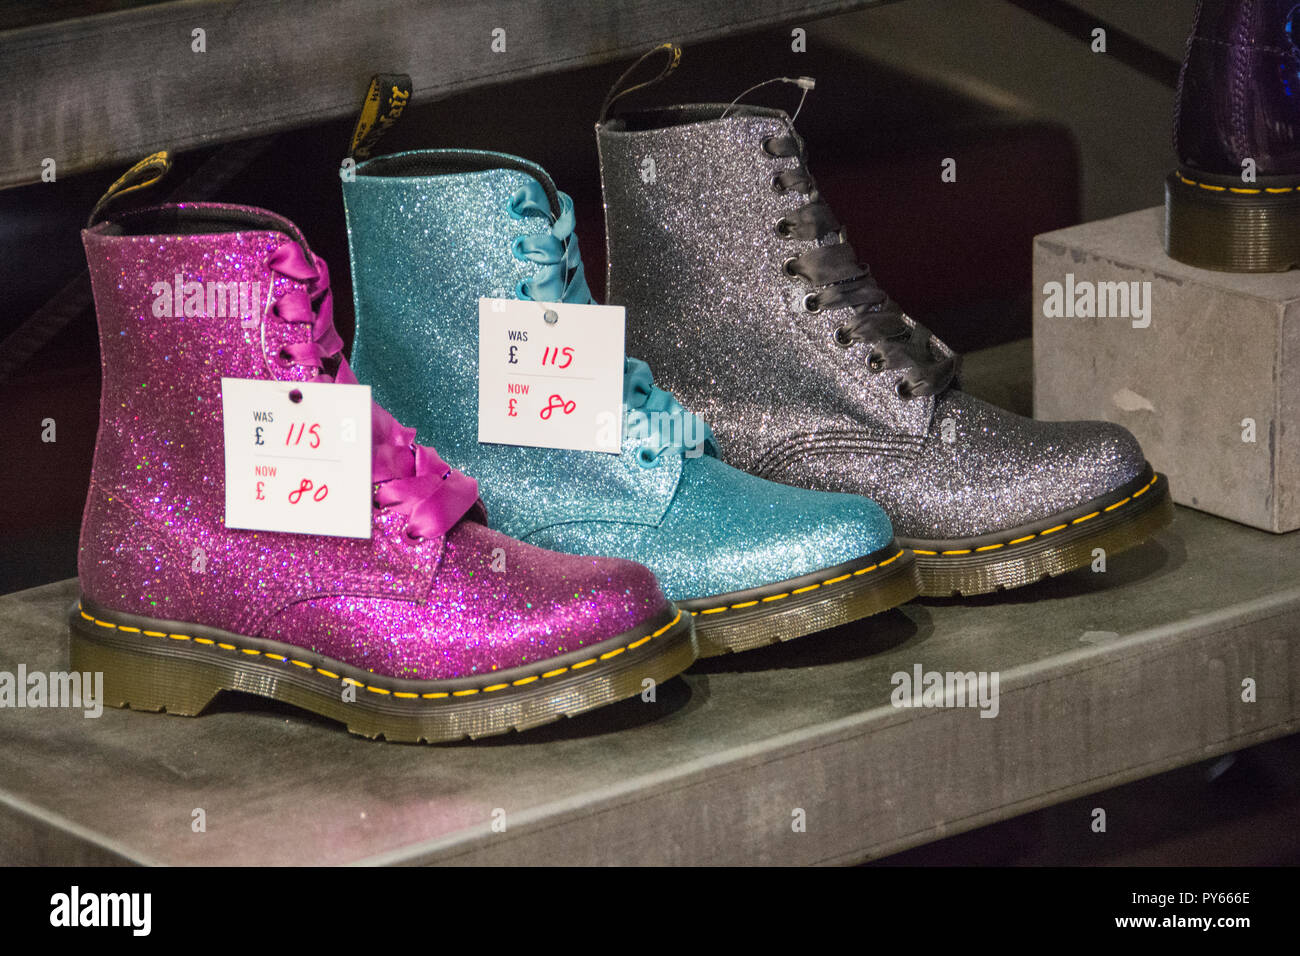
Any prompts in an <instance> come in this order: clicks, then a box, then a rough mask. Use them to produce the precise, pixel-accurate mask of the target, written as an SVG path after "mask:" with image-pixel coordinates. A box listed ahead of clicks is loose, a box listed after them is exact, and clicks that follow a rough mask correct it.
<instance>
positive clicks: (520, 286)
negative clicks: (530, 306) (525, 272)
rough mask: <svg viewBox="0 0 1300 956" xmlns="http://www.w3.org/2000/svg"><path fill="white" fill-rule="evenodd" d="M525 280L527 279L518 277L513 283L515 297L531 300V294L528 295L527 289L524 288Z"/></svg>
mask: <svg viewBox="0 0 1300 956" xmlns="http://www.w3.org/2000/svg"><path fill="white" fill-rule="evenodd" d="M526 281H527V280H526V279H520V280H519V281H518V282H517V283H515V298H516V299H524V300H531V299H532V296H530V295H529V294H528V290H527V289H526V288H524V283H525V282H526Z"/></svg>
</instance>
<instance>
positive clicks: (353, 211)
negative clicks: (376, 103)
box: [343, 151, 558, 462]
mask: <svg viewBox="0 0 1300 956" xmlns="http://www.w3.org/2000/svg"><path fill="white" fill-rule="evenodd" d="M485 164H487V165H486V167H485ZM507 164H508V165H507ZM541 182H545V183H546V184H547V185H548V186H549V184H550V180H549V177H547V176H546V174H545V173H544V172H543V171H542V170H541V169H540V167H535V166H532V165H531V164H527V163H524V162H523V161H521V160H516V159H514V157H508V156H504V155H501V154H494V153H473V152H464V153H461V152H453V151H428V152H413V153H401V154H396V155H393V156H384V157H380V158H377V159H373V160H370V161H368V162H365V163H362V164H361V165H360V166H359V167H358V169H357V176H356V178H355V180H354V181H351V182H344V183H343V205H344V210H345V212H346V216H347V225H348V237H349V254H350V258H351V264H352V277H353V299H354V303H355V310H356V336H355V341H354V345H353V350H352V364H353V367H354V368H355V369H356V370H357V371H358V373H359V374H360V375H361V377H362V380H363V381H365V382H367V384H370V385H371V386H372V388H373V389H374V395H375V401H376V402H378V403H379V404H380V405H383V406H384V407H386V408H389V409H390V410H391V411H392V412H393V414H394V415H395V416H396V417H397V418H398V419H399V420H402V421H408V422H413V423H416V424H417V426H418V428H419V430H420V434H421V438H422V439H423V440H429V441H433V442H435V443H436V444H437V446H438V448H439V449H440V450H441V451H442V453H443V454H444V455H447V456H448V460H449V461H453V462H455V461H456V459H457V458H458V457H463V456H465V455H467V454H469V453H471V451H472V450H473V448H474V446H476V445H477V443H478V421H477V408H478V300H479V297H480V296H488V297H491V298H504V299H513V298H517V297H518V291H519V285H520V283H522V282H524V281H526V280H528V279H530V278H531V277H532V276H533V275H534V274H535V273H536V271H537V267H536V266H535V265H533V264H532V263H529V262H527V261H524V260H522V259H519V258H517V257H515V256H514V255H512V254H511V249H512V243H513V242H514V240H515V239H516V238H517V237H518V236H520V235H527V234H537V233H543V232H545V231H546V230H547V226H548V222H547V220H546V219H545V218H544V217H541V216H527V217H521V216H517V215H516V214H514V213H513V212H512V211H511V210H512V207H511V204H510V201H511V198H512V197H514V196H516V194H518V193H520V192H521V191H522V190H525V189H528V188H529V187H530V186H531V187H535V186H536V185H537V184H539V183H541ZM550 192H551V193H552V194H554V187H553V186H551V187H550ZM556 203H557V205H558V197H557V198H556Z"/></svg>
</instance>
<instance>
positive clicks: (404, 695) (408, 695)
mask: <svg viewBox="0 0 1300 956" xmlns="http://www.w3.org/2000/svg"><path fill="white" fill-rule="evenodd" d="M393 696H394V697H402V698H405V699H408V700H409V699H410V698H412V697H419V696H420V695H419V694H412V693H411V692H410V691H409V690H395V691H393Z"/></svg>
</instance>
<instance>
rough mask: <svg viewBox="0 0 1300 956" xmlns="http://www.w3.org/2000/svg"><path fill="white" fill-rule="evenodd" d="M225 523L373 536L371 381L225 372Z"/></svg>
mask: <svg viewBox="0 0 1300 956" xmlns="http://www.w3.org/2000/svg"><path fill="white" fill-rule="evenodd" d="M221 407H222V411H223V413H224V417H225V422H224V424H225V441H226V527H227V528H245V529H249V530H253V531H287V532H289V533H291V534H323V535H331V536H334V537H341V538H369V537H370V510H371V505H372V499H373V488H372V482H371V470H370V456H371V451H370V386H369V385H333V384H328V383H323V382H274V381H264V380H260V379H245V378H223V379H222V380H221Z"/></svg>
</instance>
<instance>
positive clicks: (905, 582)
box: [677, 542, 919, 657]
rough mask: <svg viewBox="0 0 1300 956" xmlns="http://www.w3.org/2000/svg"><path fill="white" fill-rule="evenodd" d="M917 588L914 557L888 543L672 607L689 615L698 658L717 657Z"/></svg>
mask: <svg viewBox="0 0 1300 956" xmlns="http://www.w3.org/2000/svg"><path fill="white" fill-rule="evenodd" d="M918 593H919V582H918V579H917V573H916V561H915V559H914V558H913V556H912V555H911V554H910V553H909V552H908V551H906V550H905V549H904V548H902V547H900V546H899V545H898V544H897V543H896V542H891V543H890V544H889V546H887V547H885V548H881V549H880V550H879V551H875V552H873V553H872V554H869V555H867V556H866V557H864V558H858V559H857V560H856V561H850V562H847V563H845V564H840V565H836V566H834V567H830V568H825V569H824V570H821V571H817V572H814V573H812V574H805V575H802V576H800V577H797V578H789V579H787V580H785V581H779V582H777V583H776V584H770V585H765V586H763V587H761V588H750V589H748V590H745V591H733V592H731V593H729V594H715V595H712V596H711V597H705V598H696V599H692V600H688V601H678V602H677V606H678V607H680V608H682V609H683V610H685V611H689V612H690V613H691V614H692V615H693V616H694V618H695V633H696V636H697V638H698V640H699V646H700V657H717V656H719V655H722V654H734V653H738V652H740V651H749V650H753V649H754V648H756V647H763V646H765V645H768V644H776V643H779V642H781V641H792V640H794V639H795V638H797V637H803V636H804V635H807V634H813V633H815V632H817V631H825V630H828V629H830V628H832V627H838V626H839V625H841V624H848V623H849V622H851V621H857V620H860V619H861V618H864V617H869V616H871V615H872V614H878V613H880V612H881V611H888V610H889V609H890V608H894V607H898V605H900V604H905V603H906V602H908V601H910V600H911V599H912V598H914V597H916V596H917V594H918Z"/></svg>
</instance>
